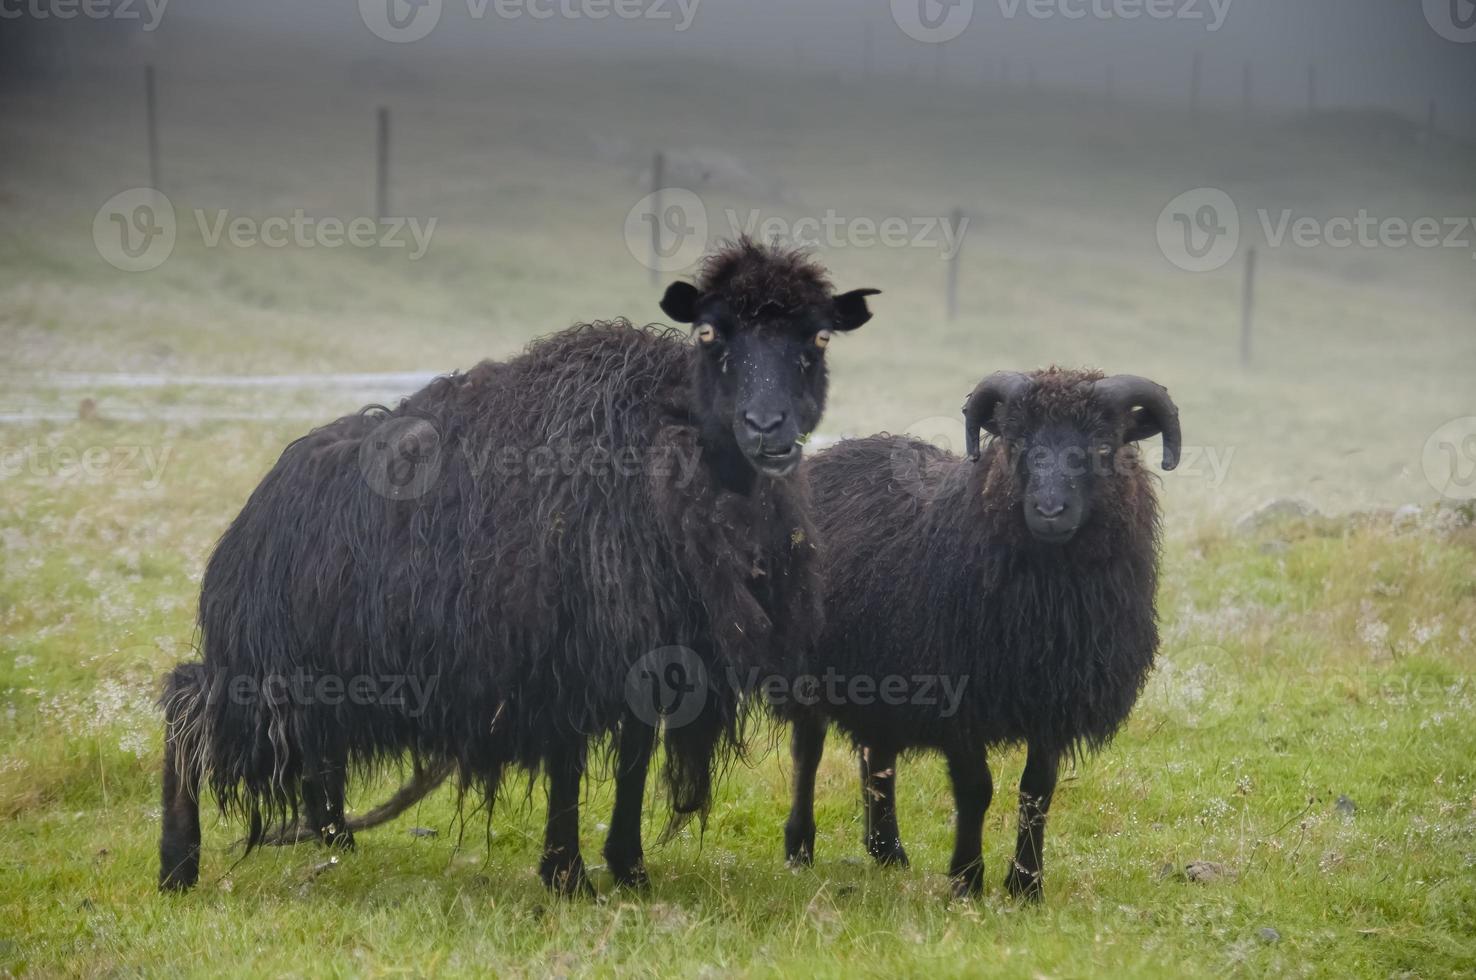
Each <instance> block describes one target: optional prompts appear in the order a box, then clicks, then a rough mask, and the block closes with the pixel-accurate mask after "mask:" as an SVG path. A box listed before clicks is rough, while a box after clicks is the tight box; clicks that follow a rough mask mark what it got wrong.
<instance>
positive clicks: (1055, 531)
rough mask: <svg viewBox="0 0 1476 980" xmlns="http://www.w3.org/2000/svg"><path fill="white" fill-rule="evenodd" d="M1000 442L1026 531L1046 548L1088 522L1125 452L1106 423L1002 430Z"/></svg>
mask: <svg viewBox="0 0 1476 980" xmlns="http://www.w3.org/2000/svg"><path fill="white" fill-rule="evenodd" d="M1004 443H1005V446H1004V450H1005V452H1006V453H1007V454H1008V458H1009V462H1010V465H1011V467H1012V470H1013V472H1014V474H1015V479H1016V481H1017V486H1018V488H1019V495H1020V506H1021V508H1022V512H1023V516H1024V520H1025V526H1026V528H1028V529H1029V531H1030V533H1031V534H1032V535H1034V536H1035V539H1036V540H1037V541H1040V542H1042V543H1044V544H1065V543H1066V542H1068V541H1070V540H1071V539H1072V538H1073V537H1075V536H1076V533H1077V532H1078V531H1080V530H1081V529H1082V527H1083V526H1084V525H1086V523H1087V522H1088V521H1089V520H1090V519H1091V516H1092V511H1093V503H1094V501H1095V498H1096V496H1097V495H1098V494H1099V493H1100V492H1102V491H1103V490H1104V489H1106V487H1105V486H1104V484H1105V483H1106V482H1107V481H1110V480H1112V479H1114V478H1115V477H1116V476H1117V473H1116V470H1117V468H1118V465H1119V460H1118V453H1119V451H1120V450H1121V449H1122V448H1123V442H1122V432H1121V431H1120V430H1119V429H1117V428H1116V427H1113V426H1110V425H1109V424H1108V421H1107V420H1105V419H1102V420H1098V421H1096V424H1088V425H1082V424H1079V423H1072V422H1065V423H1057V422H1050V421H1046V422H1043V423H1040V424H1035V425H1030V424H1028V423H1027V424H1025V425H1022V426H1021V427H1019V428H1014V427H1006V428H1005V429H1004ZM1129 455H1131V454H1129Z"/></svg>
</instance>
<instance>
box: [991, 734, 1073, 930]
mask: <svg viewBox="0 0 1476 980" xmlns="http://www.w3.org/2000/svg"><path fill="white" fill-rule="evenodd" d="M1060 770H1061V754H1060V753H1059V752H1055V751H1047V750H1043V749H1041V748H1040V747H1038V746H1036V745H1034V744H1031V746H1030V751H1029V752H1028V753H1027V755H1026V756H1025V773H1024V774H1023V775H1022V776H1021V777H1020V832H1019V836H1018V838H1017V839H1016V842H1015V861H1014V863H1013V864H1012V865H1011V866H1010V872H1009V874H1008V875H1006V876H1005V887H1006V888H1008V889H1009V890H1010V894H1012V895H1016V896H1019V897H1021V898H1025V899H1029V900H1030V901H1039V899H1040V897H1041V894H1042V888H1041V851H1042V850H1043V848H1044V846H1045V825H1046V814H1047V813H1049V812H1050V809H1051V797H1052V796H1054V795H1055V792H1056V777H1057V776H1058V774H1059V773H1060Z"/></svg>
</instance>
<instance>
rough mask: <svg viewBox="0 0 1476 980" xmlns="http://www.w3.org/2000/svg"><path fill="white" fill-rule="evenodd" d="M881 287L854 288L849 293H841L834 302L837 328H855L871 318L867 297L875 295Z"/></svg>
mask: <svg viewBox="0 0 1476 980" xmlns="http://www.w3.org/2000/svg"><path fill="white" fill-rule="evenodd" d="M880 292H881V290H880V289H853V290H851V291H850V292H849V293H841V294H840V295H839V296H837V297H836V298H835V299H834V300H833V302H834V303H835V329H837V330H855V329H856V328H857V327H859V326H861V324H863V323H865V322H866V321H867V320H870V319H871V311H870V310H869V309H867V308H866V297H868V296H875V295H877V294H878V293H880Z"/></svg>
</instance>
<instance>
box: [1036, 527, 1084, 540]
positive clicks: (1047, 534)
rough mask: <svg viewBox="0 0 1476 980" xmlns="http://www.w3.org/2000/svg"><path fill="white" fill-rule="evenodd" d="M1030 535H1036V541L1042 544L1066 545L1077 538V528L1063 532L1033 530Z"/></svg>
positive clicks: (1042, 529)
mask: <svg viewBox="0 0 1476 980" xmlns="http://www.w3.org/2000/svg"><path fill="white" fill-rule="evenodd" d="M1030 533H1031V534H1033V535H1035V540H1037V541H1039V542H1040V543H1041V544H1065V543H1066V542H1067V541H1070V540H1071V539H1072V538H1074V537H1076V528H1074V527H1068V528H1062V529H1061V530H1059V531H1057V530H1047V529H1046V528H1031V529H1030Z"/></svg>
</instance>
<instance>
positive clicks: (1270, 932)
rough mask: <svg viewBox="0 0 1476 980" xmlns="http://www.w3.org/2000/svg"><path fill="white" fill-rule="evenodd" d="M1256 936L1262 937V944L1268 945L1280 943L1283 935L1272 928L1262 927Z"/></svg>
mask: <svg viewBox="0 0 1476 980" xmlns="http://www.w3.org/2000/svg"><path fill="white" fill-rule="evenodd" d="M1256 935H1258V936H1260V937H1261V941H1262V942H1268V943H1279V942H1281V933H1279V932H1277V931H1276V930H1275V929H1274V928H1272V927H1271V926H1262V927H1261V928H1260V930H1259V931H1257V932H1256Z"/></svg>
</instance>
